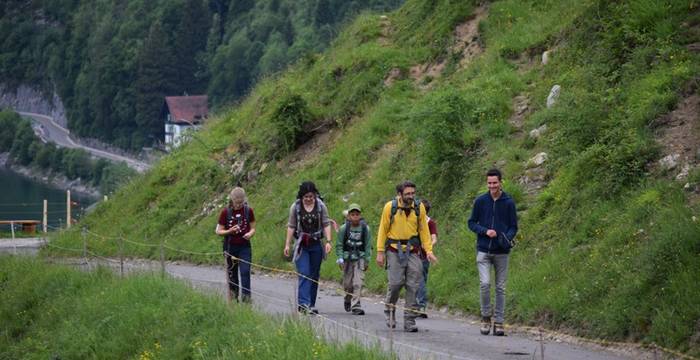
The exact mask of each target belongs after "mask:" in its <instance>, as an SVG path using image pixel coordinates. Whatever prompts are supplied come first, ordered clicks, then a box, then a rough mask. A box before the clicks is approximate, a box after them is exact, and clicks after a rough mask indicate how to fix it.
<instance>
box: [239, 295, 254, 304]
mask: <svg viewBox="0 0 700 360" xmlns="http://www.w3.org/2000/svg"><path fill="white" fill-rule="evenodd" d="M241 302H243V303H244V304H250V303H251V302H252V300H251V299H250V295H247V294H243V296H241Z"/></svg>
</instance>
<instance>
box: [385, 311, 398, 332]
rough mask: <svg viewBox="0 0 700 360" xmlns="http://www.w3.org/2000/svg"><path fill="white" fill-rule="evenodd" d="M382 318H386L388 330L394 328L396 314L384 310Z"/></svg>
mask: <svg viewBox="0 0 700 360" xmlns="http://www.w3.org/2000/svg"><path fill="white" fill-rule="evenodd" d="M384 317H386V326H387V327H389V328H390V329H394V328H396V313H395V312H393V311H389V310H384Z"/></svg>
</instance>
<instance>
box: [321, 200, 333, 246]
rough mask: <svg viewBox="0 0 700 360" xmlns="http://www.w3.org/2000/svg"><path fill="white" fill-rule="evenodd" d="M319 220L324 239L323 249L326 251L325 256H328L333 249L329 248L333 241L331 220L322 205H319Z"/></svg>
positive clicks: (324, 205) (324, 206)
mask: <svg viewBox="0 0 700 360" xmlns="http://www.w3.org/2000/svg"><path fill="white" fill-rule="evenodd" d="M321 218H322V223H323V236H324V237H325V239H326V244H325V245H324V249H325V251H326V254H329V253H330V252H331V250H332V249H333V247H332V246H331V241H332V240H333V237H332V236H331V234H332V232H331V219H330V217H329V216H328V208H327V207H326V204H324V203H321Z"/></svg>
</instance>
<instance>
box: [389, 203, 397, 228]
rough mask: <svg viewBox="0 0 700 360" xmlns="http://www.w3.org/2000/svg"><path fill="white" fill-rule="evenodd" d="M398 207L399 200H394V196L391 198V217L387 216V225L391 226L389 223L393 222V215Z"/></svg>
mask: <svg viewBox="0 0 700 360" xmlns="http://www.w3.org/2000/svg"><path fill="white" fill-rule="evenodd" d="M398 209H399V201H398V200H396V198H393V199H392V200H391V217H390V218H389V227H390V228H391V225H392V224H393V223H394V216H395V215H396V211H398Z"/></svg>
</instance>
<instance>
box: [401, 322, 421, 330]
mask: <svg viewBox="0 0 700 360" xmlns="http://www.w3.org/2000/svg"><path fill="white" fill-rule="evenodd" d="M403 331H405V332H418V326H416V324H415V323H406V322H404V324H403Z"/></svg>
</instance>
